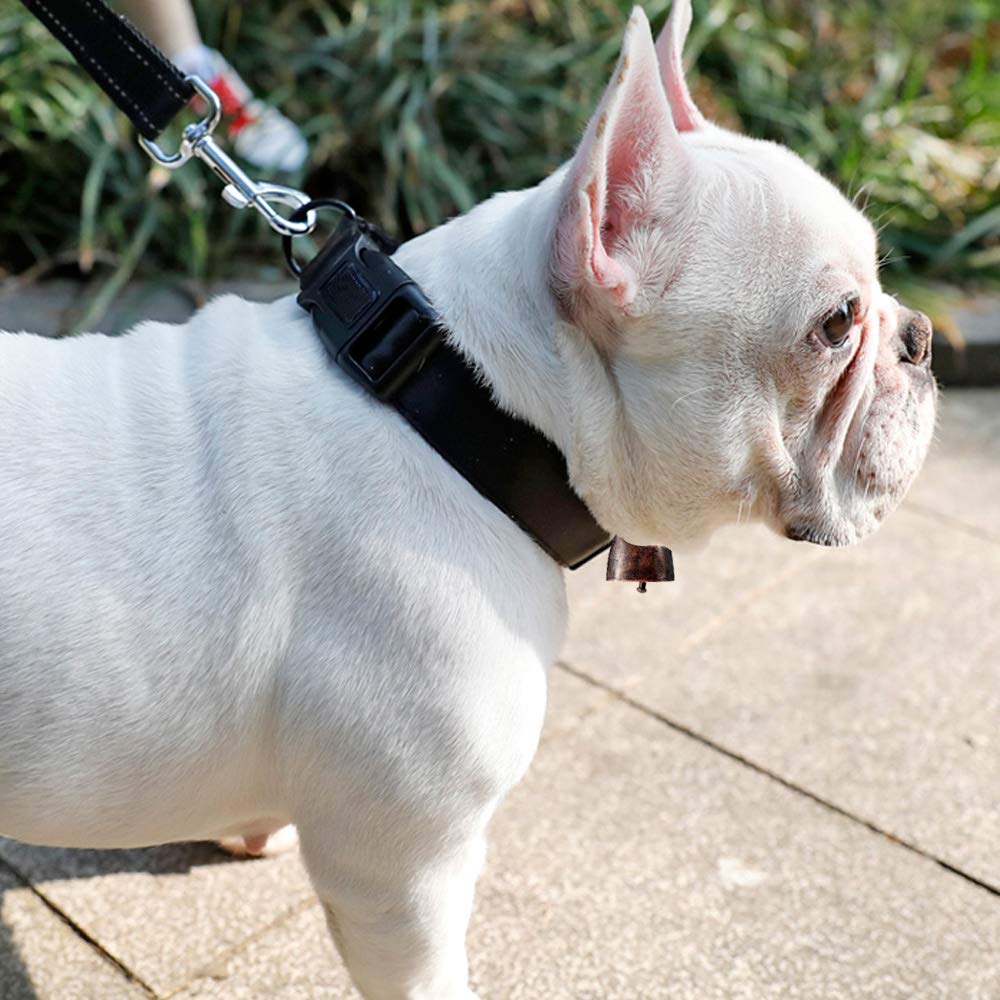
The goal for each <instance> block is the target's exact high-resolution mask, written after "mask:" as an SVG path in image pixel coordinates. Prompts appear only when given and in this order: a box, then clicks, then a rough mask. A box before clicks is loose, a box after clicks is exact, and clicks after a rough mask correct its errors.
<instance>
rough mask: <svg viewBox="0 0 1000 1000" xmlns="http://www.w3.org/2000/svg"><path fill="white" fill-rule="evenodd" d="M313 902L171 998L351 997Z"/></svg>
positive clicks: (309, 999)
mask: <svg viewBox="0 0 1000 1000" xmlns="http://www.w3.org/2000/svg"><path fill="white" fill-rule="evenodd" d="M357 997H358V994H357V992H356V991H355V990H354V988H353V987H352V986H351V982H350V979H349V977H348V975H347V971H346V969H344V967H343V965H342V964H341V962H340V959H339V957H338V956H337V954H336V952H335V951H334V947H333V942H332V940H331V938H330V935H329V933H328V931H327V929H326V919H325V918H324V916H323V911H322V909H321V908H320V905H319V903H318V902H316V903H313V904H312V905H311V906H308V907H306V908H305V909H303V910H302V911H300V912H299V913H296V914H294V915H293V916H292V917H291V918H289V919H288V920H287V921H285V922H283V923H282V924H281V925H280V926H278V927H275V928H274V929H273V930H270V931H268V932H267V933H265V934H262V935H261V936H260V937H259V938H257V939H255V940H254V941H252V942H250V944H248V945H247V947H246V948H244V949H243V950H242V951H241V952H240V954H238V955H235V956H232V957H231V958H229V959H228V960H220V961H219V962H217V963H216V965H215V968H214V969H212V970H211V974H208V975H205V976H200V977H199V978H198V979H196V980H195V981H194V982H193V983H191V984H190V986H188V987H187V988H186V989H184V990H182V991H181V992H180V993H178V994H176V995H175V996H174V997H172V998H171V1000H356V998H357Z"/></svg>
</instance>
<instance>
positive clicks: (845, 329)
mask: <svg viewBox="0 0 1000 1000" xmlns="http://www.w3.org/2000/svg"><path fill="white" fill-rule="evenodd" d="M860 305H861V303H860V301H859V300H858V299H857V298H853V299H844V301H843V302H841V303H840V305H839V306H837V308H836V309H834V310H833V312H832V313H830V315H829V316H827V318H826V319H825V320H824V321H823V338H824V340H826V342H827V343H828V344H829V345H830V346H831V347H843V346H844V343H845V342H846V340H847V338H848V337H849V336H850V335H851V330H853V329H854V324H855V323H856V322H857V320H858V309H859V307H860Z"/></svg>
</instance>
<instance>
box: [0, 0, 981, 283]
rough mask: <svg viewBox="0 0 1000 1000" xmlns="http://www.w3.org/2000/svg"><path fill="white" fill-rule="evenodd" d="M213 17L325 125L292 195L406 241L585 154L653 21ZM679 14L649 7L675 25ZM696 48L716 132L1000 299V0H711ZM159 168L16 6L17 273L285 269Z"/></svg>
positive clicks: (11, 178)
mask: <svg viewBox="0 0 1000 1000" xmlns="http://www.w3.org/2000/svg"><path fill="white" fill-rule="evenodd" d="M196 6H197V7H198V9H199V20H200V23H201V26H202V30H203V33H204V35H205V37H206V40H207V41H208V42H209V43H210V44H213V45H216V46H218V47H219V48H221V49H222V50H223V51H224V52H225V53H226V54H227V55H228V56H229V57H230V58H231V59H232V61H233V62H234V63H235V64H236V65H237V67H238V68H239V70H240V72H241V73H242V74H243V75H244V76H245V77H246V78H247V79H248V80H249V81H250V82H251V83H252V85H253V86H254V87H255V88H256V89H257V90H258V92H260V93H264V94H270V95H271V97H272V99H273V100H274V101H275V102H276V103H278V104H279V105H280V106H281V107H282V108H283V110H285V112H286V113H287V114H289V115H290V116H291V117H292V118H294V119H295V120H297V121H298V122H300V124H301V125H302V126H303V127H304V129H305V131H306V133H307V135H308V138H309V141H310V144H311V157H310V162H309V164H308V166H307V168H306V170H305V171H304V175H303V176H300V177H296V178H292V183H294V184H296V185H297V186H302V187H304V188H305V189H306V190H307V191H309V192H310V193H311V194H313V195H314V196H320V195H323V196H339V197H344V198H347V199H348V200H350V201H352V202H353V203H354V204H355V206H356V207H357V208H358V210H359V211H361V212H364V213H366V214H369V215H370V216H371V217H373V218H374V219H376V220H378V221H379V222H381V223H382V224H383V226H384V227H385V228H387V229H388V230H390V231H393V232H395V233H397V234H400V235H403V236H406V235H409V234H411V233H414V232H419V231H421V230H423V229H425V228H427V227H429V226H433V225H435V224H437V223H438V222H440V221H442V220H443V219H445V218H447V217H448V216H450V215H453V214H455V213H456V212H460V211H463V210H465V209H467V208H469V207H470V206H471V205H473V204H474V203H475V202H476V201H478V200H480V199H481V198H483V197H485V196H486V195H487V194H489V193H491V192H492V191H495V190H499V189H502V188H513V187H520V186H524V185H528V184H532V183H535V182H536V181H537V180H538V179H540V178H541V177H543V176H544V175H545V174H546V173H547V172H549V171H550V170H552V169H553V168H554V167H555V166H557V165H558V164H559V163H560V162H562V160H563V159H565V158H566V157H567V156H568V155H569V153H570V152H571V150H572V148H573V146H574V144H575V143H576V141H577V139H578V138H579V135H580V134H581V131H582V128H583V125H584V123H585V121H586V118H587V116H588V113H589V112H590V110H592V108H593V106H594V104H595V102H596V100H597V98H598V96H599V94H600V91H601V89H602V88H603V86H604V83H605V80H606V78H607V76H608V75H609V74H610V71H611V68H612V65H613V61H614V58H615V56H616V53H617V47H618V44H619V41H620V36H621V31H622V28H623V25H624V22H625V17H626V14H627V10H628V7H629V4H628V3H624V2H622V3H620V2H617V0H588V2H587V3H578V2H570V0H479V2H474V0H464V2H462V0H451V2H448V0H446V2H443V3H436V4H434V3H429V2H421V0H412V2H409V3H407V2H404V0H383V2H380V3H377V4H376V3H374V2H372V3H366V2H362V0H358V2H355V3H329V2H322V0H292V2H282V3H278V2H276V0H262V2H257V3H253V4H248V5H245V6H244V5H236V4H230V5H227V4H219V3H218V2H217V0H199V2H198V3H197V4H196ZM667 6H668V4H667V3H666V2H663V0H656V2H651V3H648V4H647V5H646V10H647V12H648V13H649V15H650V17H651V19H652V21H653V24H654V28H656V29H658V28H659V26H660V25H661V24H662V22H663V19H664V17H665V13H666V8H667ZM991 19H992V20H991ZM687 54H688V56H689V57H690V58H692V59H695V58H696V59H697V65H696V69H695V70H694V71H693V72H692V76H691V79H692V83H693V88H694V91H695V94H696V98H697V99H698V100H699V103H700V104H701V106H702V108H703V110H704V111H705V112H706V113H707V114H708V116H709V117H715V118H716V119H717V120H719V121H721V122H722V123H724V124H727V125H730V126H732V127H736V128H739V129H742V130H745V131H747V132H749V133H751V134H754V135H758V136H762V137H766V138H771V139H776V140H778V141H781V142H784V143H786V144H788V145H789V146H791V147H792V148H793V149H795V150H797V151H798V152H799V153H801V154H802V155H803V156H804V157H805V158H806V159H807V160H808V161H809V162H810V163H812V164H814V165H815V166H817V167H818V168H819V169H820V170H822V171H823V172H824V173H826V174H827V175H828V176H830V177H831V178H833V179H834V180H835V181H836V182H837V183H839V184H840V186H841V187H842V188H843V189H845V190H846V191H848V192H849V193H850V194H852V195H855V194H859V196H860V197H862V198H863V199H864V200H866V201H867V204H868V208H869V212H870V214H871V216H872V217H873V219H875V220H876V221H877V222H878V225H879V226H880V227H881V230H882V248H883V251H884V253H885V256H886V261H887V262H886V265H885V273H886V276H887V279H888V283H889V284H890V285H893V284H894V285H895V286H896V287H905V286H912V285H917V284H926V283H928V279H932V281H948V282H960V283H967V284H968V283H972V284H993V283H998V284H1000V165H998V164H1000V13H998V11H997V8H996V4H995V0H970V2H961V3H960V2H958V0H944V2H942V3H939V4H937V5H927V4H926V3H924V2H923V0H894V2H893V3H891V4H881V3H879V4H875V3H872V4H855V5H848V4H840V3H838V4H833V3H831V2H826V0H824V2H819V0H812V2H808V0H807V2H793V0H711V2H702V3H698V2H697V0H696V2H695V23H694V28H693V30H692V34H691V37H690V39H689V43H688V48H687ZM170 143H171V137H170V136H168V137H165V139H164V145H169V144H170ZM151 167H152V165H151V162H150V161H149V160H148V158H147V157H146V156H145V154H144V153H143V152H141V151H140V150H139V149H138V147H137V146H136V144H135V139H134V136H133V134H132V132H131V129H130V127H129V126H128V123H127V122H126V121H125V120H124V118H123V117H122V116H120V115H118V114H117V113H116V112H115V111H114V110H113V109H112V107H111V106H110V104H109V103H108V102H107V101H106V100H105V99H104V98H103V96H102V95H101V94H100V93H99V92H98V91H97V90H96V88H95V87H94V86H93V85H92V84H90V83H89V81H88V80H87V79H86V78H85V76H84V75H83V73H82V72H81V71H79V70H78V69H77V68H76V67H75V65H74V64H73V63H72V61H71V60H70V58H69V56H68V55H66V53H65V52H64V51H63V50H62V48H61V47H60V46H59V45H58V43H56V42H54V41H53V40H51V39H50V38H49V37H48V35H47V34H46V32H45V31H44V29H43V28H41V26H40V25H38V24H37V23H36V22H34V20H33V18H31V17H30V15H28V14H26V13H25V12H24V11H23V10H22V9H21V8H20V6H19V5H18V4H16V3H15V2H14V0H0V193H2V210H0V277H3V276H4V274H6V275H8V276H10V275H18V274H20V275H27V276H28V277H30V276H34V275H39V274H42V273H47V272H49V271H51V270H52V269H55V268H63V269H66V268H70V269H79V270H81V271H83V272H92V273H93V274H94V275H95V277H96V278H97V284H96V285H95V289H94V292H93V294H95V295H97V296H100V297H101V298H107V297H109V296H110V295H111V294H113V293H114V291H115V290H116V288H117V287H119V286H120V285H121V283H122V282H124V281H125V280H127V279H128V278H129V277H130V276H131V275H132V274H133V272H135V271H138V272H141V273H142V274H143V275H145V276H147V277H150V276H152V277H156V276H166V275H170V276H173V280H184V279H187V280H189V281H191V282H194V283H195V284H197V283H200V282H202V281H204V280H206V279H209V278H214V277H220V276H226V275H232V274H234V273H240V272H246V271H247V270H248V269H259V268H261V267H274V268H277V266H278V261H279V259H280V258H279V251H278V246H277V242H276V240H275V238H274V237H273V236H272V235H271V234H270V232H269V231H268V230H267V228H266V226H264V225H263V224H261V223H260V222H259V221H258V220H257V219H255V218H253V217H251V216H250V215H248V214H246V213H237V212H234V211H233V210H232V209H229V208H228V207H227V206H225V205H223V204H222V203H221V202H220V201H219V196H218V191H219V185H218V183H217V182H216V180H215V179H214V178H213V177H212V176H211V175H210V174H209V173H208V171H207V169H203V168H201V167H199V166H197V165H192V166H188V167H185V168H184V169H182V170H180V171H178V172H176V173H175V174H172V175H170V176H169V177H168V176H167V175H165V174H164V173H162V172H161V171H158V170H153V169H151Z"/></svg>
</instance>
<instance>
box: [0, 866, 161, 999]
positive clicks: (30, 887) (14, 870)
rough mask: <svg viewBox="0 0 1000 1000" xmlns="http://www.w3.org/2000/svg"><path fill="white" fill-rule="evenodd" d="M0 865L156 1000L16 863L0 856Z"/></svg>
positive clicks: (151, 994)
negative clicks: (13, 863)
mask: <svg viewBox="0 0 1000 1000" xmlns="http://www.w3.org/2000/svg"><path fill="white" fill-rule="evenodd" d="M0 866H2V867H4V868H6V869H7V870H8V871H10V872H11V873H12V874H13V875H14V877H15V878H16V879H17V880H18V881H19V882H20V883H21V884H22V886H23V888H25V889H28V890H29V891H30V892H31V893H32V895H34V897H35V898H36V899H38V900H39V901H40V902H41V903H42V905H43V906H44V907H45V908H46V909H47V910H48V911H49V912H50V913H52V914H53V915H54V916H56V917H57V918H58V919H59V920H61V921H62V922H63V923H64V924H65V925H66V926H67V927H68V928H69V929H70V930H71V931H72V932H73V933H74V934H75V935H76V936H77V937H78V938H81V939H82V940H83V941H84V942H85V943H86V944H88V945H90V947H91V948H92V949H93V950H94V951H96V952H97V953H98V955H100V957H101V958H103V959H104V960H105V961H106V962H108V963H109V964H110V965H112V966H114V968H115V969H117V970H118V971H119V972H120V973H121V974H122V975H123V976H124V977H125V978H126V979H127V980H128V981H129V982H130V983H132V984H133V985H134V986H137V987H139V989H141V990H142V991H143V992H144V993H146V995H147V996H148V997H150V998H151V1000H158V998H157V996H156V992H155V991H154V990H153V988H152V987H151V986H150V985H149V984H148V983H147V982H145V981H144V980H143V979H142V978H141V977H140V976H138V975H136V973H134V972H133V971H132V970H131V969H130V968H129V967H128V966H127V965H125V963H124V962H122V961H121V960H120V959H118V958H116V957H115V956H114V955H112V954H111V952H110V951H108V950H107V948H105V947H104V945H102V944H101V942H100V941H98V940H97V938H95V937H94V936H93V935H92V934H90V933H88V932H87V931H86V930H84V929H83V927H81V926H80V925H79V924H78V923H77V922H76V921H75V920H74V919H73V918H72V917H71V916H69V914H67V913H65V912H64V911H63V910H61V909H60V908H59V907H58V906H57V905H56V904H55V903H54V902H53V901H52V900H51V899H49V898H48V896H46V895H45V893H44V892H42V891H41V890H40V889H39V888H38V886H36V885H34V884H33V883H32V882H31V880H30V879H29V878H27V877H26V876H25V874H24V873H23V872H22V871H20V869H18V868H17V866H16V865H12V864H11V863H10V862H9V861H7V860H6V858H0Z"/></svg>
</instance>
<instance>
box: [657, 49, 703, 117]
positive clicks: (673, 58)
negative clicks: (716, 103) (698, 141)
mask: <svg viewBox="0 0 1000 1000" xmlns="http://www.w3.org/2000/svg"><path fill="white" fill-rule="evenodd" d="M668 63H669V65H668V66H667V67H666V68H665V70H664V73H663V89H664V90H665V91H666V92H667V100H668V101H669V102H670V110H671V111H672V112H673V114H674V125H675V126H676V128H677V131H678V132H690V131H692V130H693V129H696V128H698V126H699V125H702V124H704V119H703V118H702V117H701V112H700V111H699V110H698V109H697V108H696V107H695V104H694V101H693V100H691V94H690V92H689V91H688V88H687V83H686V82H685V80H684V67H683V66H682V65H681V54H680V52H679V51H678V50H676V49H673V50H672V51H671V52H670V55H669V57H668Z"/></svg>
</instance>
